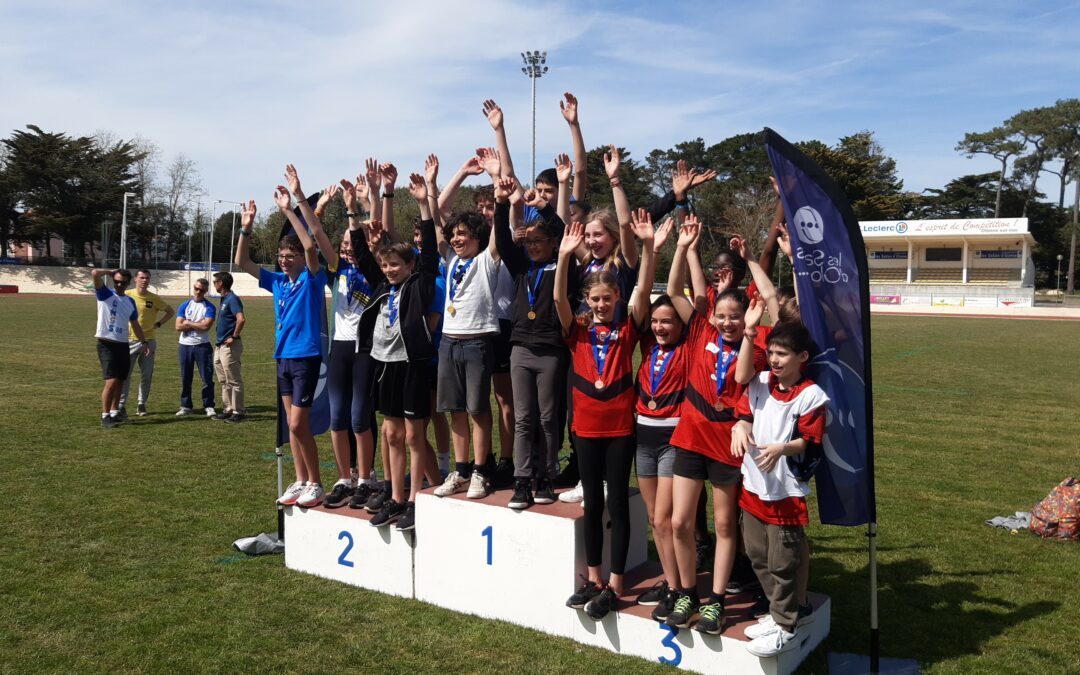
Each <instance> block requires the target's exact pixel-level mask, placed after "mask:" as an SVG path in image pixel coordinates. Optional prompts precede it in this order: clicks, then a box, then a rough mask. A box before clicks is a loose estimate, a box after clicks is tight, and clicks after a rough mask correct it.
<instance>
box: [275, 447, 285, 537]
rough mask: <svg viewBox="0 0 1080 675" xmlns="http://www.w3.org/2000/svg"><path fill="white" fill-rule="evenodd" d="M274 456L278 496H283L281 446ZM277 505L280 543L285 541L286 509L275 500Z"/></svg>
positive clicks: (282, 457) (282, 455)
mask: <svg viewBox="0 0 1080 675" xmlns="http://www.w3.org/2000/svg"><path fill="white" fill-rule="evenodd" d="M274 454H275V455H276V456H277V494H278V497H280V496H281V494H282V492H284V490H285V488H284V486H283V485H282V475H281V470H282V469H281V464H282V462H283V461H284V457H285V456H284V454H283V453H282V452H281V446H280V445H279V446H277V447H276V448H274ZM274 503H275V504H276V505H277V536H278V541H285V509H284V507H282V506H281V504H277V500H276V499H275V500H274Z"/></svg>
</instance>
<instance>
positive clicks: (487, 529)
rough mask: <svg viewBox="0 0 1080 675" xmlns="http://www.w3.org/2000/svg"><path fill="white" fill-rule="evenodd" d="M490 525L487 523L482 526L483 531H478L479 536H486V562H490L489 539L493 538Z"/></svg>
mask: <svg viewBox="0 0 1080 675" xmlns="http://www.w3.org/2000/svg"><path fill="white" fill-rule="evenodd" d="M491 532H492V530H491V526H490V525H488V526H487V527H485V528H484V531H483V532H481V533H480V536H482V537H487V564H489V565H490V564H491V540H492V538H493V536H492V534H491Z"/></svg>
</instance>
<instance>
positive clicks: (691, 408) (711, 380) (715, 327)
mask: <svg viewBox="0 0 1080 675" xmlns="http://www.w3.org/2000/svg"><path fill="white" fill-rule="evenodd" d="M700 229H701V225H700V223H699V222H698V221H697V219H696V218H694V217H693V216H691V217H689V218H687V220H686V222H685V223H684V224H683V226H682V229H681V230H680V233H679V240H678V244H677V247H676V249H675V257H674V259H673V260H672V263H671V276H670V278H669V279H668V295H669V296H671V299H672V303H673V304H674V305H675V309H676V311H678V313H679V316H680V317H681V318H682V320H683V321H684V322H686V323H687V324H688V325H689V334H688V336H687V339H686V345H685V349H686V351H687V357H688V360H689V363H690V366H689V371H688V374H687V386H686V396H685V398H684V399H683V402H682V405H681V407H680V408H679V423H678V425H677V426H676V427H675V432H674V433H673V434H672V436H671V444H672V445H674V446H675V448H676V450H675V465H674V469H673V472H674V474H675V476H674V479H673V483H672V501H673V506H672V515H671V524H672V528H673V533H674V541H675V559H676V563H677V565H678V570H679V597H678V599H677V600H676V602H675V607H674V609H673V610H672V611H671V613H670V614H669V616H668V618H667V623H668V625H669V626H673V627H679V628H685V627H686V626H688V625H689V624H690V622H691V621H692V620H693V619H694V617H695V616H696V615H698V614H699V613H700V615H701V619H700V621H698V624H697V625H696V626H695V629H696V630H699V631H702V632H707V633H714V634H715V633H719V632H720V630H721V627H722V625H723V619H724V590H725V587H726V585H727V582H728V576H729V575H730V573H731V566H732V561H733V560H734V557H735V550H736V524H737V518H736V514H737V506H738V489H739V484H740V483H741V474H740V471H739V467H740V465H741V464H742V458H741V457H739V458H736V457H734V456H733V455H732V453H731V429H732V427H733V426H734V424H735V414H734V413H735V404H736V402H737V401H738V400H739V397H740V396H741V395H742V393H743V389H744V388H745V387H744V385H740V384H738V383H737V382H736V381H735V364H736V361H737V360H740V359H745V358H750V359H753V360H754V362H755V364H756V365H759V366H760V367H764V364H765V352H764V351H763V350H762V349H760V348H759V347H758V346H756V345H755V346H754V347H752V353H746V352H744V353H741V354H740V351H739V349H740V346H742V342H743V329H744V320H743V315H744V314H745V313H746V309H747V306H748V300H747V297H746V294H745V293H744V292H742V291H740V290H738V289H728V290H724V291H723V292H721V293H719V294H718V296H717V299H716V303H715V305H714V306H713V307H711V308H710V312H709V314H708V315H702V314H700V313H697V312H695V311H694V307H693V304H692V303H691V302H690V300H689V299H687V298H686V296H685V294H684V293H683V288H684V287H685V278H684V277H685V274H684V270H685V268H686V259H687V254H688V252H689V251H690V250H691V249H692V248H694V247H696V246H697V238H698V234H699V232H700ZM747 352H749V350H747ZM706 479H708V480H709V482H710V483H712V486H713V520H714V524H715V528H716V556H715V559H714V562H713V578H712V584H713V586H712V595H711V597H710V598H709V600H708V602H707V603H706V604H704V605H702V604H701V602H700V600H699V599H698V595H697V589H696V580H697V575H696V569H695V563H696V556H695V548H694V543H695V539H694V524H695V517H694V516H695V510H696V508H697V504H698V499H699V497H700V495H701V490H702V488H703V486H704V482H705V480H706Z"/></svg>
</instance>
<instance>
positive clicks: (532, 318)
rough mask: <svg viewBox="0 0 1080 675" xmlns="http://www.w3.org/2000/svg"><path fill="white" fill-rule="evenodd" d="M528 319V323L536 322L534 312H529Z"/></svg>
mask: <svg viewBox="0 0 1080 675" xmlns="http://www.w3.org/2000/svg"><path fill="white" fill-rule="evenodd" d="M528 317H529V321H535V320H536V312H534V311H532V310H529V314H528Z"/></svg>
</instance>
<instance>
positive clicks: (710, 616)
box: [694, 598, 724, 635]
mask: <svg viewBox="0 0 1080 675" xmlns="http://www.w3.org/2000/svg"><path fill="white" fill-rule="evenodd" d="M700 612H701V618H700V619H698V622H697V623H696V624H694V630H696V631H697V632H699V633H708V634H709V635H719V634H720V629H721V628H723V627H724V601H723V600H718V599H716V598H712V602H709V604H707V605H702V606H701V608H700Z"/></svg>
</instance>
